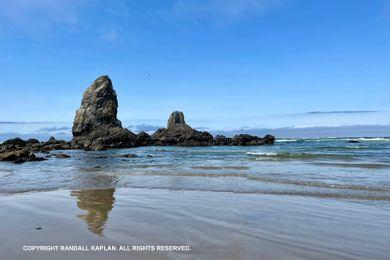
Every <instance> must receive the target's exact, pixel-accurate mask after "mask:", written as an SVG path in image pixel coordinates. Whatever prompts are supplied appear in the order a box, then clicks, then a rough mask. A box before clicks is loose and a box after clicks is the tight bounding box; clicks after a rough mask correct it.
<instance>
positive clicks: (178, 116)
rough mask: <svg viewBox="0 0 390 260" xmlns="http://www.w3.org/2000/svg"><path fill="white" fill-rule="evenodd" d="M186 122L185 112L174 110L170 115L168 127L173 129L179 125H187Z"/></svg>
mask: <svg viewBox="0 0 390 260" xmlns="http://www.w3.org/2000/svg"><path fill="white" fill-rule="evenodd" d="M185 124H186V122H185V121H184V114H183V112H181V111H174V112H172V114H171V115H170V116H169V119H168V125H167V128H168V129H172V128H174V127H175V126H177V125H185Z"/></svg>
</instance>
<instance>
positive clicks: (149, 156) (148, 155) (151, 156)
mask: <svg viewBox="0 0 390 260" xmlns="http://www.w3.org/2000/svg"><path fill="white" fill-rule="evenodd" d="M153 157H154V156H153V155H150V154H147V155H146V158H153Z"/></svg>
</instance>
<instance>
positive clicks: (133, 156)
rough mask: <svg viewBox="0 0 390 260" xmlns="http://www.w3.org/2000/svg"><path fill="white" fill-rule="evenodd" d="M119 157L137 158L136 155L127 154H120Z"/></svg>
mask: <svg viewBox="0 0 390 260" xmlns="http://www.w3.org/2000/svg"><path fill="white" fill-rule="evenodd" d="M120 157H124V158H136V157H138V155H136V154H133V153H128V154H122V155H121V156H120Z"/></svg>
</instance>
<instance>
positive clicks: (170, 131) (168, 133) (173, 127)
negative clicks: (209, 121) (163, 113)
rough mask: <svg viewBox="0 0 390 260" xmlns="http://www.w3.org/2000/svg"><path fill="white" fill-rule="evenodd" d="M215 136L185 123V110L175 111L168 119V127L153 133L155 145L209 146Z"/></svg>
mask: <svg viewBox="0 0 390 260" xmlns="http://www.w3.org/2000/svg"><path fill="white" fill-rule="evenodd" d="M212 141H213V136H212V135H211V134H210V133H208V132H200V131H197V130H195V129H193V128H191V127H190V126H189V125H187V124H186V123H185V120H184V114H183V112H179V111H175V112H173V113H172V114H171V116H170V117H169V119H168V125H167V128H160V129H158V130H157V131H156V132H155V133H154V134H153V135H152V142H153V144H154V145H178V146H207V145H212Z"/></svg>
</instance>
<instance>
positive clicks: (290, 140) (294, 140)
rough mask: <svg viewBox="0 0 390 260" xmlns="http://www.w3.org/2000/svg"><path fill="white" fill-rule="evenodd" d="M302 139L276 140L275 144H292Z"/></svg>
mask: <svg viewBox="0 0 390 260" xmlns="http://www.w3.org/2000/svg"><path fill="white" fill-rule="evenodd" d="M299 140H300V139H276V140H275V142H277V143H290V142H297V141H299Z"/></svg>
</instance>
